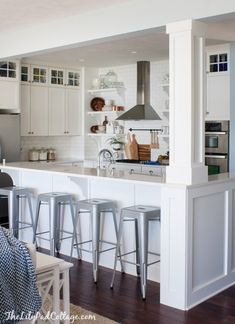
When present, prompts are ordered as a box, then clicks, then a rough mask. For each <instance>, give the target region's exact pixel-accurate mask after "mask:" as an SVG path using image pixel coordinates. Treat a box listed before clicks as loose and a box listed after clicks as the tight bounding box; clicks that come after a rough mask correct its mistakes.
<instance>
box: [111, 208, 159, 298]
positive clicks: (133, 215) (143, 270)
mask: <svg viewBox="0 0 235 324" xmlns="http://www.w3.org/2000/svg"><path fill="white" fill-rule="evenodd" d="M126 221H134V223H135V240H136V250H134V251H130V252H127V253H124V254H121V253H120V252H119V251H120V243H121V238H122V234H123V225H124V222H126ZM150 221H160V208H159V207H154V206H144V205H137V206H131V207H126V208H122V210H121V216H120V225H119V232H118V239H117V248H116V254H115V261H114V271H113V277H112V281H111V285H110V287H111V288H113V283H114V279H115V273H116V267H117V260H119V261H122V262H126V263H130V264H134V265H136V270H137V274H138V275H139V276H140V281H141V293H142V298H143V299H145V298H146V287H147V267H148V266H150V265H152V264H155V263H157V262H160V258H158V260H156V261H154V262H151V263H148V254H153V255H156V256H160V254H158V253H153V252H149V251H148V225H149V222H150ZM132 253H136V262H135V263H134V262H131V261H128V260H123V259H122V257H123V256H125V255H129V254H132Z"/></svg>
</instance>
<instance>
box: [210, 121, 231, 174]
mask: <svg viewBox="0 0 235 324" xmlns="http://www.w3.org/2000/svg"><path fill="white" fill-rule="evenodd" d="M228 154H229V121H227V120H226V121H225V120H222V121H206V124H205V164H206V165H208V173H209V174H217V173H224V172H228V171H229V169H228V165H229V164H228Z"/></svg>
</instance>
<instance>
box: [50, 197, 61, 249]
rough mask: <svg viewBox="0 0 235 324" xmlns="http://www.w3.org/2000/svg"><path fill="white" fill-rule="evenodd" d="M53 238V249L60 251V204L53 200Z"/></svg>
mask: <svg viewBox="0 0 235 324" xmlns="http://www.w3.org/2000/svg"><path fill="white" fill-rule="evenodd" d="M54 204H55V205H54V213H55V214H54V216H52V217H54V218H55V219H54V229H55V230H54V239H55V250H56V252H60V248H61V228H63V227H61V214H62V206H63V205H62V204H61V203H58V202H55V203H54Z"/></svg>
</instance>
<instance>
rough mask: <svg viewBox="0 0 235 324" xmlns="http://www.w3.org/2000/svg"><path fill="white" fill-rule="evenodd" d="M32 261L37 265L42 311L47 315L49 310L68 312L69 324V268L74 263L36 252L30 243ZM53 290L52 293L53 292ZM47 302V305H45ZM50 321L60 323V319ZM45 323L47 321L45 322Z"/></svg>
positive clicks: (55, 323)
mask: <svg viewBox="0 0 235 324" xmlns="http://www.w3.org/2000/svg"><path fill="white" fill-rule="evenodd" d="M28 248H29V251H30V255H31V258H32V261H33V263H34V265H35V272H36V276H37V286H38V289H39V292H40V294H41V297H42V304H43V305H42V308H41V310H40V313H41V314H42V315H44V316H45V315H46V314H47V312H48V311H50V312H55V314H58V315H59V313H60V312H64V313H65V314H66V320H65V321H64V323H65V324H69V322H70V321H69V317H70V291H69V269H70V268H71V267H72V266H73V264H72V263H70V262H66V261H64V260H62V259H58V258H55V257H53V256H50V255H47V254H44V253H40V252H36V251H35V247H34V246H33V245H28ZM60 290H61V291H62V296H63V303H62V304H63V307H62V309H61V304H60ZM51 291H52V294H51ZM45 302H46V307H45ZM49 322H50V323H53V324H57V323H58V324H59V323H60V320H59V318H58V320H57V319H56V320H50V321H49ZM44 323H45V322H44Z"/></svg>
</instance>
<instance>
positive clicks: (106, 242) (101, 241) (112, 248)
mask: <svg viewBox="0 0 235 324" xmlns="http://www.w3.org/2000/svg"><path fill="white" fill-rule="evenodd" d="M91 242H92V240H88V241H83V242H80V243H77V244H73V247H76V246H79V245H82V244H86V243H91ZM99 243H105V244H111V245H114V246H113V247H111V248H109V249H106V250H102V251H99V252H98V253H103V252H107V251H110V250H114V249H116V243H113V242H109V241H105V240H99ZM80 250H81V251H85V252H89V253H92V250H87V249H84V248H80Z"/></svg>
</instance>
